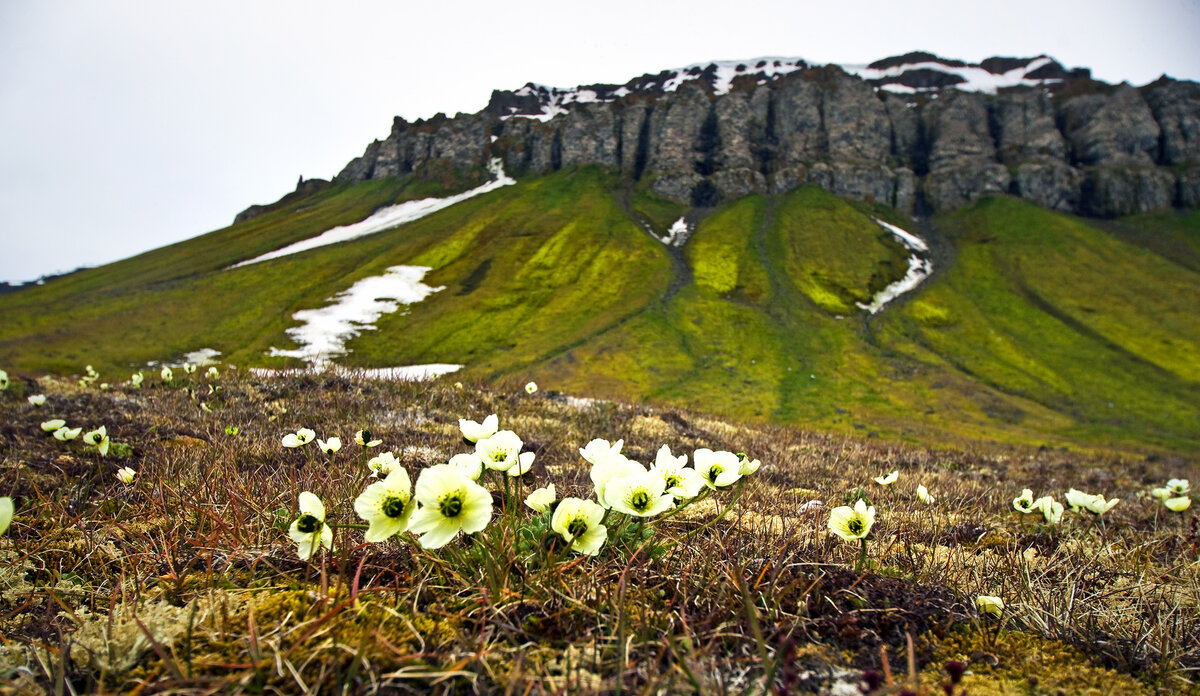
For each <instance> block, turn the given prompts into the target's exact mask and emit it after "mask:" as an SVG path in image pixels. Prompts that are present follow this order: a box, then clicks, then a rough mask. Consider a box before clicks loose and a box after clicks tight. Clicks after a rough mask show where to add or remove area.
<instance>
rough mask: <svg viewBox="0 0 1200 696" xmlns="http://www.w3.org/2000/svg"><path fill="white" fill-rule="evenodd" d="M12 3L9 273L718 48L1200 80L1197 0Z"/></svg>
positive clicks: (157, 237)
mask: <svg viewBox="0 0 1200 696" xmlns="http://www.w3.org/2000/svg"><path fill="white" fill-rule="evenodd" d="M334 4H335V3H328V2H325V3H318V2H308V1H302V0H289V1H287V2H251V1H247V0H238V1H230V0H207V1H206V2H192V3H184V2H175V1H174V0H172V1H170V2H166V1H164V0H112V1H109V2H98V1H83V0H62V1H51V2H47V1H46V0H0V249H2V253H0V280H12V281H19V280H28V279H32V278H35V277H37V276H39V275H41V274H45V273H53V272H57V271H64V270H70V269H72V268H75V267H78V266H81V265H89V266H94V265H99V264H102V263H106V262H109V261H113V260H116V259H120V258H124V257H127V256H131V255H133V254H136V253H139V252H141V251H145V250H147V249H151V248H154V247H158V246H162V245H164V244H168V243H171V242H173V241H177V240H180V239H185V238H188V237H192V236H195V235H198V234H202V233H204V232H207V231H210V230H213V229H217V228H220V227H223V226H225V225H227V224H229V223H230V222H231V221H232V220H233V216H234V215H235V214H236V213H237V212H238V211H240V210H241V209H243V208H245V207H246V206H248V205H250V204H251V203H268V202H271V201H274V200H276V199H277V198H279V197H280V196H282V195H283V194H285V193H287V192H288V191H290V190H292V188H293V187H294V185H295V182H296V178H297V176H298V175H300V174H303V175H304V176H305V177H322V178H329V177H332V176H333V175H334V174H336V173H337V172H338V171H339V170H340V169H341V168H342V167H343V166H344V165H345V164H346V162H348V161H349V160H350V159H351V158H353V157H356V156H358V155H360V154H361V153H362V151H363V148H365V147H366V145H367V144H368V143H369V142H370V141H371V140H372V139H374V138H383V137H385V136H386V135H387V133H388V130H389V128H390V126H391V120H392V116H393V115H401V116H404V117H405V118H407V119H409V120H415V119H417V118H422V117H428V116H432V115H433V114H435V113H437V112H438V111H444V112H446V113H448V114H453V113H455V112H457V111H463V112H474V111H478V110H479V109H481V108H483V107H484V106H485V105H486V104H487V100H488V97H489V96H490V94H491V91H492V90H493V89H516V88H518V87H520V86H521V85H523V84H524V83H525V82H527V81H533V82H539V83H543V84H548V85H553V86H560V87H570V86H574V85H577V84H586V83H593V82H611V83H623V82H625V81H626V80H628V79H629V78H631V77H635V76H637V75H641V74H643V73H647V72H658V71H660V70H663V69H667V68H673V67H680V66H683V65H687V64H690V63H697V62H702V61H706V60H714V59H741V58H753V57H757V56H768V55H778V56H798V57H803V58H805V59H806V60H808V61H810V62H813V63H828V62H836V63H868V62H871V61H874V60H877V59H879V58H884V57H886V56H891V55H896V54H900V53H905V52H908V51H912V50H925V51H930V52H933V53H937V54H939V55H941V56H944V57H948V58H961V59H964V60H968V61H978V60H981V59H983V58H986V57H988V56H993V55H1007V56H1034V55H1037V54H1039V53H1047V54H1049V55H1051V56H1053V57H1055V58H1057V59H1058V60H1059V61H1060V62H1061V63H1063V64H1064V65H1066V66H1067V67H1076V66H1085V67H1090V68H1091V69H1092V71H1093V74H1094V75H1095V76H1096V77H1098V78H1100V79H1104V80H1107V81H1110V82H1119V81H1121V80H1127V81H1129V82H1131V83H1133V84H1138V85H1140V84H1145V83H1146V82H1150V81H1152V80H1154V79H1156V78H1157V77H1158V76H1159V75H1161V74H1163V73H1167V74H1169V75H1171V76H1172V77H1176V78H1181V79H1191V80H1197V79H1200V41H1198V40H1197V36H1200V0H1147V1H1144V2H1136V3H1135V2H1128V1H1127V2H1116V1H1111V2H1100V1H1098V0H1092V1H1090V2H1077V1H1074V0H1072V1H1059V0H1052V1H1047V0H1037V1H1036V2H1030V1H1027V0H1010V1H1008V2H1000V3H997V2H987V3H984V2H976V1H974V0H959V1H958V2H953V3H950V2H930V1H922V0H908V1H907V2H895V1H890V2H875V1H865V0H864V1H860V2H828V1H823V2H814V1H810V0H804V1H800V0H791V1H778V2H754V1H753V0H749V1H745V2H739V3H729V2H707V1H702V0H687V1H686V2H678V1H674V0H668V1H659V2H654V1H651V0H637V1H628V0H610V1H607V2H588V3H574V2H563V1H562V0H554V1H552V2H551V1H538V2H509V3H497V2H487V3H484V2H453V1H444V2H440V3H435V2H402V1H400V0H396V1H395V2H346V3H337V4H338V5H340V6H339V7H337V9H333V6H334Z"/></svg>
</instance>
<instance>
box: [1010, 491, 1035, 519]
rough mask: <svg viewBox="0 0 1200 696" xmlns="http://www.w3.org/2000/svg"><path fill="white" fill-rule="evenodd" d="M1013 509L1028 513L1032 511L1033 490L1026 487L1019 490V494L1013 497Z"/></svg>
mask: <svg viewBox="0 0 1200 696" xmlns="http://www.w3.org/2000/svg"><path fill="white" fill-rule="evenodd" d="M1013 509H1014V510H1016V511H1017V512H1022V513H1025V514H1026V515H1028V514H1029V513H1031V512H1033V510H1034V505H1033V491H1031V490H1029V489H1028V488H1025V489H1022V490H1021V495H1019V496H1017V497H1015V498H1013Z"/></svg>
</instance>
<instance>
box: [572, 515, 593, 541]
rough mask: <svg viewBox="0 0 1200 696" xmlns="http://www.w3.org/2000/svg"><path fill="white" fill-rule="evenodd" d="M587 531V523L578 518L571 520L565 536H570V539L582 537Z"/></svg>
mask: <svg viewBox="0 0 1200 696" xmlns="http://www.w3.org/2000/svg"><path fill="white" fill-rule="evenodd" d="M587 530H588V524H587V521H586V520H583V519H580V518H578V517H576V518H575V519H573V520H571V524H568V525H567V534H570V535H571V537H572V538H576V537H580V536H583V535H584V534H586V533H587Z"/></svg>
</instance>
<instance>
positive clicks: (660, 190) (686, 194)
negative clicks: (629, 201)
mask: <svg viewBox="0 0 1200 696" xmlns="http://www.w3.org/2000/svg"><path fill="white" fill-rule="evenodd" d="M702 181H704V177H702V176H700V175H699V174H697V173H696V172H670V173H667V174H659V175H657V176H655V177H654V183H652V184H651V185H650V190H651V191H653V192H654V193H656V194H658V195H660V196H662V197H663V198H666V199H668V200H672V201H675V202H676V203H691V201H692V192H693V191H695V190H696V187H697V186H699V185H700V182H702Z"/></svg>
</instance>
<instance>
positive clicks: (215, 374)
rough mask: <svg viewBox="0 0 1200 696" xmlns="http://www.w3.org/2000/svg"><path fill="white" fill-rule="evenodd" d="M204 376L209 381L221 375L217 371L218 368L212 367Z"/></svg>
mask: <svg viewBox="0 0 1200 696" xmlns="http://www.w3.org/2000/svg"><path fill="white" fill-rule="evenodd" d="M204 376H205V377H207V378H209V379H216V378H218V377H220V376H221V373H220V372H219V371H218V370H217V368H216V367H210V368H208V369H207V370H205V371H204Z"/></svg>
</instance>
